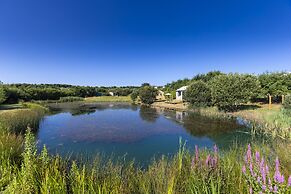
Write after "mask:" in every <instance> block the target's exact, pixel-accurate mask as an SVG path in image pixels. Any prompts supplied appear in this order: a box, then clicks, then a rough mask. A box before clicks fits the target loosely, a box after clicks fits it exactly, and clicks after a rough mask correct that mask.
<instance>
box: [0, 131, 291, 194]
mask: <svg viewBox="0 0 291 194" xmlns="http://www.w3.org/2000/svg"><path fill="white" fill-rule="evenodd" d="M180 145H181V147H180V149H179V152H178V153H177V154H176V155H175V156H173V157H171V158H169V157H163V158H161V159H158V160H154V161H153V162H152V163H151V164H150V165H149V166H148V167H146V168H141V167H138V166H135V164H134V162H130V163H124V162H122V160H120V162H112V161H111V160H106V161H104V160H102V158H100V157H96V159H95V161H94V163H93V164H86V163H82V162H76V161H69V160H63V159H61V158H60V157H59V156H55V157H52V156H49V155H48V152H47V149H46V148H45V147H44V148H43V150H42V152H41V153H40V154H36V146H35V140H34V136H33V134H32V133H31V132H30V131H29V130H28V131H27V133H26V135H25V144H24V152H23V153H22V154H21V157H20V158H19V160H15V158H14V159H12V158H11V151H9V150H6V151H5V152H1V166H0V191H1V192H3V193H249V192H250V190H252V191H253V192H255V193H259V192H261V191H262V192H264V193H290V192H291V178H290V176H288V175H289V174H290V172H291V171H290V170H291V169H288V168H287V167H285V166H284V165H281V164H280V162H279V159H276V155H274V152H273V151H272V150H271V149H270V148H269V147H268V146H261V145H260V146H259V147H257V146H256V145H253V147H254V148H255V150H257V151H256V152H254V153H252V150H251V147H250V146H249V148H248V150H247V148H246V147H244V148H238V147H235V148H234V149H232V150H231V151H228V152H225V153H220V151H218V148H217V147H216V146H214V149H213V151H210V150H199V149H198V147H196V148H195V150H194V149H193V150H190V151H189V150H186V149H185V147H184V144H183V143H181V144H180ZM286 152H287V153H284V154H287V155H288V154H291V153H290V150H286ZM262 154H263V155H262ZM282 164H284V161H283V162H282ZM260 165H261V166H263V167H264V169H266V168H267V169H268V171H262V172H261V171H260ZM289 167H290V166H289ZM254 173H256V174H254ZM257 179H260V181H259V182H258V181H257Z"/></svg>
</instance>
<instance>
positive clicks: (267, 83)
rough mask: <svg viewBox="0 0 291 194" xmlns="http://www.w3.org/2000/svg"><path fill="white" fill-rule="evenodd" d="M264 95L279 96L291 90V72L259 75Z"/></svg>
mask: <svg viewBox="0 0 291 194" xmlns="http://www.w3.org/2000/svg"><path fill="white" fill-rule="evenodd" d="M259 81H260V84H261V88H262V90H261V91H262V95H263V96H267V95H269V94H270V95H272V96H275V97H279V96H281V95H286V94H288V93H290V91H291V74H290V73H287V72H279V73H277V72H276V73H264V74H261V75H259Z"/></svg>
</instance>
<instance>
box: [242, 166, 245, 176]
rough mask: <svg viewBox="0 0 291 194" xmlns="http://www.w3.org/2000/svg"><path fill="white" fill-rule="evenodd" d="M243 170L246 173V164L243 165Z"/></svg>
mask: <svg viewBox="0 0 291 194" xmlns="http://www.w3.org/2000/svg"><path fill="white" fill-rule="evenodd" d="M242 172H243V173H244V174H246V166H245V165H243V167H242Z"/></svg>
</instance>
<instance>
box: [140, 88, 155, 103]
mask: <svg viewBox="0 0 291 194" xmlns="http://www.w3.org/2000/svg"><path fill="white" fill-rule="evenodd" d="M156 96H157V90H156V89H155V88H154V87H152V86H144V87H142V88H140V89H139V97H140V100H141V102H142V103H144V104H152V103H153V102H154V101H155V99H156Z"/></svg>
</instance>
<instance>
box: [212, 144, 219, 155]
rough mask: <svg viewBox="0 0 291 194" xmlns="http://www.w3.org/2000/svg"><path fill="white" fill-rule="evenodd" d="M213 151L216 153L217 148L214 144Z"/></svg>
mask: <svg viewBox="0 0 291 194" xmlns="http://www.w3.org/2000/svg"><path fill="white" fill-rule="evenodd" d="M213 151H214V154H217V153H218V148H217V146H216V145H214V146H213Z"/></svg>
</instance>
